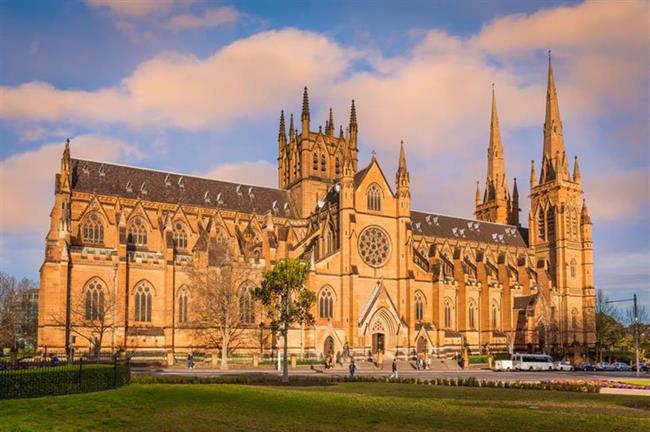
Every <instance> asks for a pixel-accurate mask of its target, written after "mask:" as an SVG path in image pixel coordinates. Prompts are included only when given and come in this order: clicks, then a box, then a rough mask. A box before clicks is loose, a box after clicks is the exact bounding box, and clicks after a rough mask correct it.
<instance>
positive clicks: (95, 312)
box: [85, 279, 104, 321]
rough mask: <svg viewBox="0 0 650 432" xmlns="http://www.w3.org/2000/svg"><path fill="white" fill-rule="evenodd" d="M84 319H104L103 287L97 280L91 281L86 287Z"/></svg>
mask: <svg viewBox="0 0 650 432" xmlns="http://www.w3.org/2000/svg"><path fill="white" fill-rule="evenodd" d="M85 315H86V319H87V320H92V321H95V320H102V319H104V287H103V285H102V283H101V282H100V281H99V280H98V279H92V280H91V281H90V282H88V284H87V285H86V314H85Z"/></svg>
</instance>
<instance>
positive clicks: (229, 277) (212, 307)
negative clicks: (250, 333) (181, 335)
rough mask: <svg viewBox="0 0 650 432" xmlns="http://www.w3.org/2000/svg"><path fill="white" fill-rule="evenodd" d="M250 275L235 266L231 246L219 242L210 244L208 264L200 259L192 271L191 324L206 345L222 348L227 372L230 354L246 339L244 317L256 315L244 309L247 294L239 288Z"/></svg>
mask: <svg viewBox="0 0 650 432" xmlns="http://www.w3.org/2000/svg"><path fill="white" fill-rule="evenodd" d="M249 276H250V271H249V270H248V269H246V268H245V267H238V266H236V264H235V263H233V260H232V254H231V250H230V247H229V246H228V245H227V244H225V243H219V242H217V241H216V240H211V241H210V243H209V246H208V262H207V265H202V263H201V262H200V261H199V260H197V261H195V265H194V267H193V268H192V270H191V272H190V278H189V285H190V291H191V292H192V294H193V296H192V297H193V299H194V307H193V308H192V312H193V313H194V318H193V319H192V321H193V322H194V324H195V326H196V327H195V328H196V329H197V333H199V335H200V336H201V337H202V338H203V339H204V340H205V343H206V345H207V346H214V347H218V348H220V350H221V366H220V367H221V369H224V370H226V369H228V354H229V353H231V352H232V351H234V350H235V349H236V348H237V347H238V346H239V344H240V342H241V341H242V340H244V335H245V328H246V325H247V324H248V323H247V322H246V321H245V319H244V314H245V313H254V309H253V311H248V310H246V308H245V307H244V304H243V303H242V297H241V296H242V294H246V293H241V292H240V289H239V287H240V286H241V284H242V283H243V282H245V281H246V280H248V278H249ZM251 307H252V305H251Z"/></svg>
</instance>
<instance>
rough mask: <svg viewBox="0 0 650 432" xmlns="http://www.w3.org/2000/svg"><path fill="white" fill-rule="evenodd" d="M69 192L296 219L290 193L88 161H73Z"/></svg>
mask: <svg viewBox="0 0 650 432" xmlns="http://www.w3.org/2000/svg"><path fill="white" fill-rule="evenodd" d="M72 189H73V190H74V191H78V192H87V193H96V194H99V195H112V196H120V197H125V198H133V199H138V198H141V199H143V200H148V201H158V202H166V203H173V204H184V205H192V206H197V207H208V208H222V209H226V210H234V211H241V212H255V213H257V214H265V213H267V212H269V211H272V212H273V215H277V216H281V217H287V218H297V217H298V216H297V214H296V210H295V209H294V207H293V205H292V204H291V200H290V197H289V192H288V191H286V190H282V189H273V188H267V187H260V186H250V185H244V184H237V183H230V182H224V181H220V180H212V179H207V178H201V177H195V176H189V175H183V174H177V173H167V172H163V171H156V170H151V169H146V168H136V167H130V166H125V165H116V164H109V163H103V162H96V161H90V160H81V159H72Z"/></svg>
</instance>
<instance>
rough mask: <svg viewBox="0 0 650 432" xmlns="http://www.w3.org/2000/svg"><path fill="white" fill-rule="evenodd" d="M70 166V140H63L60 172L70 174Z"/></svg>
mask: <svg viewBox="0 0 650 432" xmlns="http://www.w3.org/2000/svg"><path fill="white" fill-rule="evenodd" d="M71 165H72V162H71V159H70V138H68V139H66V140H65V147H64V148H63V156H61V172H68V173H69V172H70V167H71Z"/></svg>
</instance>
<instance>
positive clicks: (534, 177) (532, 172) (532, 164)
mask: <svg viewBox="0 0 650 432" xmlns="http://www.w3.org/2000/svg"><path fill="white" fill-rule="evenodd" d="M536 184H537V174H536V173H535V161H534V160H531V161H530V188H531V189H532V188H533V187H535V185H536Z"/></svg>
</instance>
